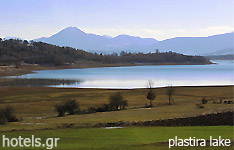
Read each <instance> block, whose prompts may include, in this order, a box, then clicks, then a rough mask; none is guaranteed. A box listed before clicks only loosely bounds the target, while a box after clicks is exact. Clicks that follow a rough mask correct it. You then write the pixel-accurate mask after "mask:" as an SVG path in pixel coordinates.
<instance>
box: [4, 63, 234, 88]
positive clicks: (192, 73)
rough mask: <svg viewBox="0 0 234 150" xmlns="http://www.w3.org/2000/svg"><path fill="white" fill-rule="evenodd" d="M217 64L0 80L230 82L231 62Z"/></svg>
mask: <svg viewBox="0 0 234 150" xmlns="http://www.w3.org/2000/svg"><path fill="white" fill-rule="evenodd" d="M216 63H217V64H213V65H161V66H160V65H159V66H132V67H104V68H87V69H65V70H43V71H37V73H34V74H27V75H22V76H19V77H17V78H22V79H23V80H22V81H21V80H20V79H17V80H16V79H15V81H13V82H11V83H10V82H7V83H3V85H4V86H15V85H16V86H17V84H18V85H21V86H52V87H81V88H126V89H128V88H145V87H146V82H147V80H154V82H155V85H156V87H164V86H167V85H173V86H199V85H201V86H202V85H233V84H234V72H233V70H234V66H233V65H234V64H233V61H230V60H229V61H216ZM12 78H16V77H12ZM30 80H32V81H30ZM16 83H17V84H16ZM22 83H23V84H22ZM26 83H27V84H26ZM42 83H43V84H42ZM0 86H1V85H0Z"/></svg>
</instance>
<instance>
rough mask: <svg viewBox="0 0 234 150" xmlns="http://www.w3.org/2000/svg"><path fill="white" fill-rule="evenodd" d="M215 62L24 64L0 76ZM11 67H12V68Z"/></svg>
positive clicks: (9, 69) (7, 69)
mask: <svg viewBox="0 0 234 150" xmlns="http://www.w3.org/2000/svg"><path fill="white" fill-rule="evenodd" d="M212 64H216V63H212V62H211V63H201V64H196V63H181V64H180V63H176V64H175V63H158V64H145V63H144V64H136V63H135V64H87V65H86V64H76V65H73V66H72V65H69V66H34V65H25V66H22V67H21V68H14V67H9V68H7V67H8V66H6V69H5V70H3V69H2V70H1V69H0V77H6V76H20V75H25V74H31V73H36V71H42V70H60V69H88V68H105V67H132V66H162V65H212ZM12 68H13V69H12Z"/></svg>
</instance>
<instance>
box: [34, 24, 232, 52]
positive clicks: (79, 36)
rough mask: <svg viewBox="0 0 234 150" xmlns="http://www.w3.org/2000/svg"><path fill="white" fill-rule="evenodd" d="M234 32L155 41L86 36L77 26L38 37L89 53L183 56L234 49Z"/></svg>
mask: <svg viewBox="0 0 234 150" xmlns="http://www.w3.org/2000/svg"><path fill="white" fill-rule="evenodd" d="M233 35H234V33H233V32H231V33H226V34H218V35H213V36H208V37H175V38H171V39H167V40H163V41H157V40H156V39H154V38H141V37H138V36H130V35H126V34H121V35H118V36H116V37H109V36H106V35H103V36H101V35H96V34H92V33H90V34H87V33H85V32H83V31H82V30H80V29H79V28H77V27H67V28H65V29H63V30H61V31H60V32H58V33H56V34H54V35H52V36H51V37H48V38H39V39H35V41H42V42H45V43H49V44H54V45H58V46H70V47H73V48H78V49H83V50H86V51H89V52H100V53H103V52H104V53H113V52H117V53H118V52H121V51H126V52H154V51H155V49H159V50H160V51H161V52H165V51H174V52H177V53H183V54H196V55H198V54H204V53H212V52H215V51H217V50H220V49H226V48H232V47H233Z"/></svg>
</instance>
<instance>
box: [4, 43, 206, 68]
mask: <svg viewBox="0 0 234 150" xmlns="http://www.w3.org/2000/svg"><path fill="white" fill-rule="evenodd" d="M82 62H83V63H84V62H85V63H87V62H92V63H102V64H118V63H131V64H144V63H145V64H208V63H210V61H209V59H207V58H204V57H202V56H187V55H183V54H178V53H174V52H164V53H160V52H159V51H156V52H155V53H147V54H144V53H140V52H139V53H126V52H124V51H123V52H121V53H120V54H117V53H112V54H105V55H104V54H102V53H100V54H97V53H89V52H86V51H84V50H80V49H74V48H71V47H59V46H55V45H51V44H46V43H42V42H34V41H30V42H28V41H26V40H24V41H23V40H19V39H9V40H2V39H0V65H1V66H4V65H6V66H7V65H16V66H17V65H20V64H37V65H40V66H63V65H71V64H77V63H82Z"/></svg>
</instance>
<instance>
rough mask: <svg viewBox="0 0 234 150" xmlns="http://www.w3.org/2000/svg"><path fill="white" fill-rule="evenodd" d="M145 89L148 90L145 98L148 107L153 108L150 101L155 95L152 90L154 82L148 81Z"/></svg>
mask: <svg viewBox="0 0 234 150" xmlns="http://www.w3.org/2000/svg"><path fill="white" fill-rule="evenodd" d="M146 87H147V88H148V89H149V92H148V94H147V96H146V98H147V99H148V100H149V101H150V104H149V107H153V103H152V101H153V100H154V99H155V97H156V95H155V92H153V90H152V89H153V88H154V81H153V80H148V82H147V85H146Z"/></svg>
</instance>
